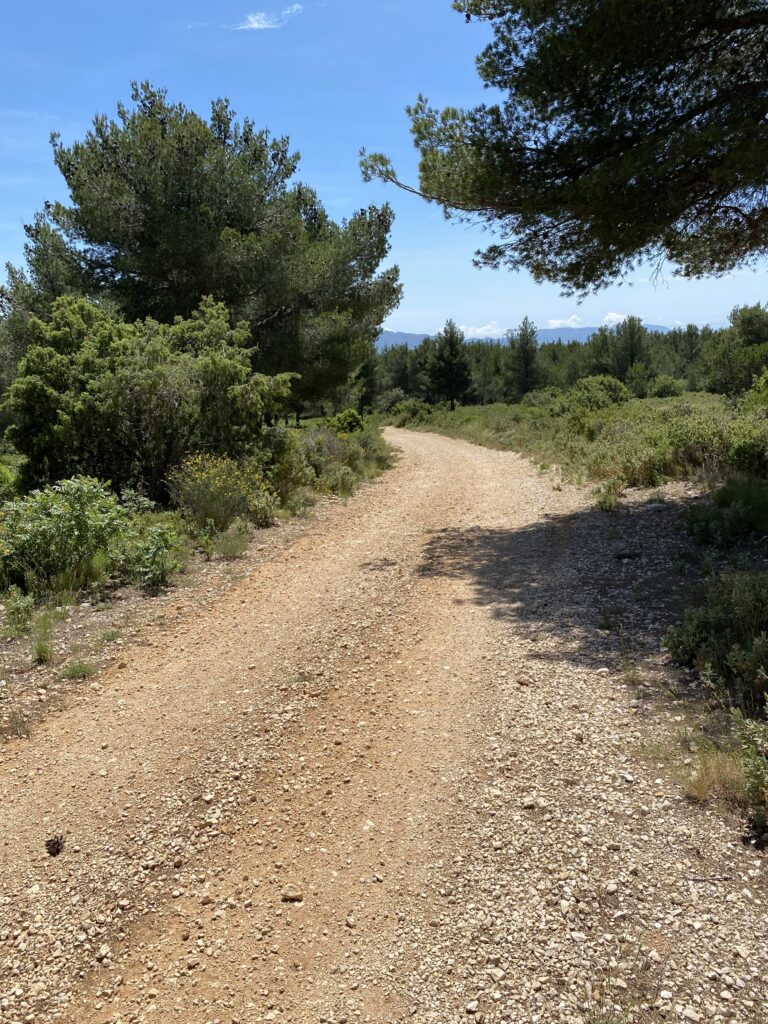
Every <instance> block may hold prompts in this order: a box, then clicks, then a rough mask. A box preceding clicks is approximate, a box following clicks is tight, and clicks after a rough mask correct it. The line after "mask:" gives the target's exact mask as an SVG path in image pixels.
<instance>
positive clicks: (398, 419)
mask: <svg viewBox="0 0 768 1024" xmlns="http://www.w3.org/2000/svg"><path fill="white" fill-rule="evenodd" d="M433 411H434V410H433V408H432V406H431V405H428V404H427V403H426V402H420V401H419V400H418V399H417V398H409V399H407V400H406V401H405V402H400V403H399V405H396V406H394V408H393V409H392V414H391V415H392V422H393V423H394V425H395V426H396V427H412V426H418V425H419V424H420V423H425V422H426V421H428V420H430V419H431V417H432V413H433Z"/></svg>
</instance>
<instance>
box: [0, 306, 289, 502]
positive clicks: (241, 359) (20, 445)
mask: <svg viewBox="0 0 768 1024" xmlns="http://www.w3.org/2000/svg"><path fill="white" fill-rule="evenodd" d="M28 329H29V334H30V341H31V343H30V344H29V347H28V348H27V351H26V354H25V356H24V358H23V359H22V360H21V363H20V365H19V370H18V375H17V377H16V380H15V381H14V383H13V384H12V385H11V387H10V389H9V391H8V394H7V396H6V400H5V406H4V408H5V411H6V414H7V415H8V416H9V417H10V420H11V424H10V427H9V429H8V436H9V438H10V439H11V440H12V442H13V444H14V445H15V447H16V449H17V450H18V451H19V452H20V453H21V454H22V455H24V456H25V459H26V461H25V463H24V466H23V468H22V475H23V478H24V482H25V483H31V484H35V485H38V484H45V483H48V482H50V481H51V480H55V479H62V478H65V477H69V476H72V475H75V474H78V473H82V472H84V471H87V472H88V473H89V474H93V475H94V476H97V477H100V478H101V479H105V480H111V481H112V483H113V484H114V485H115V487H116V488H119V489H122V488H124V487H130V486H137V485H139V484H141V485H143V487H144V488H145V489H146V490H147V492H148V493H149V494H150V496H151V497H153V498H157V499H161V500H164V499H165V497H166V494H165V481H166V478H167V476H168V473H169V471H170V470H172V469H173V468H174V467H176V466H179V465H180V464H181V463H182V462H183V460H184V459H185V458H186V457H187V456H188V455H189V454H191V453H193V452H195V451H199V450H203V449H205V450H214V451H219V452H227V453H229V454H237V455H240V454H244V453H245V452H246V451H248V450H249V449H250V448H251V447H252V446H253V445H254V444H256V443H258V441H259V438H260V436H261V432H262V429H263V419H264V416H265V413H266V412H267V410H268V409H271V412H272V413H273V414H274V412H275V411H276V409H278V408H279V407H280V406H281V404H282V403H283V402H284V400H285V399H286V398H287V396H288V395H289V393H290V389H291V375H290V374H283V375H281V376H278V377H272V378H269V377H264V376H262V375H261V374H255V373H254V372H253V367H252V358H251V352H250V350H249V349H248V347H247V343H248V339H249V330H248V326H247V324H245V323H239V324H237V325H236V326H235V327H233V326H232V324H231V317H230V313H229V310H228V309H227V308H226V307H225V306H224V305H222V304H220V303H215V302H213V300H212V299H210V298H207V299H203V300H202V302H201V304H200V308H199V309H197V310H195V311H194V312H193V313H192V314H191V316H189V318H188V319H182V318H180V317H179V318H177V319H176V320H174V322H173V323H170V324H166V323H158V322H157V321H155V320H153V319H147V320H144V321H136V322H134V323H125V322H124V321H122V320H119V319H118V318H116V317H114V316H112V315H111V314H110V312H109V311H108V310H106V309H105V308H104V307H103V306H97V305H95V304H93V303H90V302H88V301H86V300H85V299H76V298H73V297H63V298H59V299H57V300H56V301H55V302H54V303H53V307H52V309H51V311H50V316H49V317H48V318H47V319H46V321H45V322H43V321H42V320H37V319H35V318H34V317H33V318H30V323H29V328H28Z"/></svg>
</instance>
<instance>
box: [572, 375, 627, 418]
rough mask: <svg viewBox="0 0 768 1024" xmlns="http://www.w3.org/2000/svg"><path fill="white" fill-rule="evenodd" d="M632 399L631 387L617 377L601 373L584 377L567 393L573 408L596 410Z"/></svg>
mask: <svg viewBox="0 0 768 1024" xmlns="http://www.w3.org/2000/svg"><path fill="white" fill-rule="evenodd" d="M629 399H630V393H629V389H628V388H627V387H626V385H625V384H622V383H621V381H620V380H617V379H616V377H611V376H609V375H608V374H599V375H597V376H594V377H582V379H581V380H579V381H577V382H576V383H575V384H574V385H573V387H572V388H571V389H570V390H569V391H568V393H567V395H566V401H567V404H568V406H569V407H570V408H571V409H584V410H590V411H592V412H596V411H597V410H599V409H607V408H609V407H610V406H612V405H620V404H622V403H624V402H628V401H629Z"/></svg>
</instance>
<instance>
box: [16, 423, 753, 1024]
mask: <svg viewBox="0 0 768 1024" xmlns="http://www.w3.org/2000/svg"><path fill="white" fill-rule="evenodd" d="M388 437H389V439H390V440H391V441H392V442H393V443H394V444H396V445H397V446H398V447H399V448H400V449H401V458H400V461H399V463H398V465H397V467H396V468H395V469H394V470H392V471H391V472H390V473H388V474H387V475H386V476H385V477H383V478H382V479H380V480H379V481H377V482H375V483H373V484H371V485H370V486H367V487H366V488H365V489H364V490H363V491H361V492H359V493H358V494H357V495H356V496H355V497H353V498H352V499H351V500H350V501H349V502H348V503H346V504H345V505H343V506H337V507H335V508H333V509H332V510H330V511H329V512H328V513H327V514H324V515H323V516H322V518H321V519H320V520H319V521H318V522H317V523H316V524H315V525H314V526H312V527H311V528H310V529H309V530H308V531H306V532H305V533H304V535H303V536H299V537H298V539H297V540H296V542H295V543H294V544H292V545H291V546H290V547H288V548H287V549H285V550H277V551H276V553H275V554H274V556H273V557H272V558H271V559H270V560H269V561H266V562H264V563H263V564H261V565H256V566H254V568H253V571H252V572H251V573H250V575H249V576H248V577H247V578H246V579H243V580H242V581H241V582H239V583H237V584H235V585H234V586H233V587H232V588H231V589H230V590H228V591H226V592H223V593H219V594H217V596H216V597H215V599H214V600H210V601H208V602H207V603H206V606H204V607H201V608H200V610H199V612H198V613H197V614H195V615H189V616H186V617H183V618H180V619H173V620H169V621H167V622H166V623H163V624H160V625H158V626H156V627H154V628H152V629H150V628H149V627H147V629H146V630H145V631H143V632H140V634H139V636H138V637H137V638H136V643H135V644H134V646H132V647H128V648H127V649H125V651H124V652H122V653H121V658H122V660H121V661H120V662H119V663H118V664H116V665H115V666H113V668H112V669H110V670H108V671H107V672H106V673H104V674H102V675H101V676H100V677H98V678H97V679H96V680H95V681H94V682H88V683H86V684H84V685H83V687H82V689H81V691H79V694H78V695H77V696H76V697H74V696H73V697H72V699H71V700H69V701H68V702H66V703H65V704H64V706H63V707H62V709H61V710H60V711H58V712H57V713H54V714H51V715H49V717H48V718H47V719H46V720H45V721H43V722H41V723H40V724H39V725H38V726H36V727H35V729H34V730H33V732H32V735H31V738H30V739H28V740H15V741H13V742H11V743H9V744H8V745H6V746H5V747H4V748H2V749H1V750H0V1020H2V1021H3V1022H12V1024H21V1022H36V1024H38V1022H39V1024H48V1022H53V1021H57V1022H58V1021H66V1022H72V1024H75V1022H77V1024H144V1022H157V1024H165V1022H171V1021H174V1022H184V1024H198V1022H199V1024H256V1022H262V1021H283V1022H291V1024H294V1022H308V1024H309V1022H321V1024H345V1022H346V1024H350V1022H353V1021H354V1022H361V1024H364V1022H369V1024H374V1022H375V1024H393V1022H397V1021H405V1020H414V1021H418V1022H424V1024H449V1022H461V1021H484V1022H499V1021H512V1022H520V1024H523V1022H526V1024H528V1022H573V1024H591V1022H593V1021H597V1020H607V1021H609V1022H611V1021H617V1022H618V1021H624V1020H639V1021H662V1020H663V1021H693V1022H696V1021H717V1022H720V1021H722V1022H744V1024H759V1022H762V1021H763V1020H764V1017H763V1006H764V1004H765V1002H766V997H768V983H767V979H768V944H767V943H766V938H768V915H767V914H766V907H767V906H768V904H767V903H766V888H767V886H766V880H767V876H766V868H765V864H766V861H765V857H764V855H760V854H758V853H756V852H755V851H753V850H751V849H749V848H747V847H744V846H743V845H742V843H741V841H740V833H739V822H738V821H737V820H736V819H735V818H733V817H732V816H729V815H728V814H727V813H726V812H723V811H721V810H720V809H717V808H702V807H696V806H692V805H690V804H689V803H687V802H686V801H685V799H684V798H683V794H682V792H681V790H680V788H679V786H678V785H677V784H676V783H675V782H674V781H673V780H672V779H671V778H670V777H669V776H668V775H666V774H665V772H664V770H663V769H662V768H660V767H658V765H657V764H656V763H654V762H653V760H652V759H649V758H648V756H647V754H645V753H644V752H643V751H644V750H645V748H646V747H647V745H648V744H649V742H652V741H653V740H654V739H655V738H656V737H657V736H658V735H660V734H661V733H663V732H664V731H665V730H668V729H669V728H674V726H675V722H676V720H681V719H682V717H683V716H684V714H685V710H684V709H685V692H686V686H685V685H682V687H681V685H680V684H679V681H678V679H677V676H676V674H675V673H674V672H673V670H672V669H671V667H670V666H669V665H668V664H666V662H665V659H664V656H663V655H662V654H661V652H660V638H661V635H662V633H663V631H664V629H665V628H666V626H667V625H668V624H669V622H670V621H671V620H672V618H673V617H674V615H675V614H676V610H677V608H678V607H679V600H680V597H679V595H680V590H681V585H682V584H683V583H684V582H685V568H684V567H685V562H684V561H683V562H680V561H679V559H678V562H675V561H674V559H675V558H676V557H678V556H679V554H680V552H681V551H682V552H683V553H684V552H685V545H686V543H687V542H686V540H685V538H684V536H683V534H682V530H681V527H680V524H679V516H678V514H677V506H678V504H679V502H680V501H681V500H684V499H685V498H686V494H685V493H684V492H683V491H682V490H681V489H680V488H677V489H675V488H670V489H669V491H668V493H667V494H666V495H665V496H664V498H663V500H658V499H654V500H651V501H647V500H645V498H644V497H643V496H640V497H638V498H636V499H635V500H634V502H633V503H632V504H631V505H630V507H629V508H628V509H627V510H625V511H624V512H622V513H621V514H620V515H618V516H610V515H608V514H607V513H603V512H599V511H596V510H595V509H594V508H593V507H592V505H591V500H590V496H589V494H588V493H587V492H586V491H584V490H581V489H577V488H572V487H568V486H565V485H563V487H562V489H554V488H553V485H552V481H551V480H550V479H549V478H547V477H545V476H540V475H538V474H537V473H536V472H535V471H534V470H533V469H532V468H531V467H530V465H529V464H528V463H527V462H525V461H524V460H522V459H520V458H518V457H517V456H515V455H513V454H510V453H503V452H493V451H488V450H485V449H481V448H476V447H473V446H471V445H468V444H466V443H463V442H459V441H454V440H449V439H447V438H442V437H437V436H434V435H430V434H415V433H409V432H404V431H390V432H389V433H388ZM559 486H560V485H558V488H559ZM646 497H647V496H646ZM674 565H678V567H680V568H681V571H680V572H678V571H677V570H676V569H674V568H673V566H674ZM630 663H631V671H629V669H628V666H629V665H630ZM669 688H674V692H673V693H672V694H671V695H669V694H668V693H667V690H668V689H669ZM691 689H692V688H691ZM59 834H62V835H63V836H64V846H63V849H61V851H60V852H59V853H58V855H57V856H51V855H50V854H49V853H48V852H47V850H46V845H45V844H46V841H48V840H51V839H52V838H54V837H56V836H57V835H59Z"/></svg>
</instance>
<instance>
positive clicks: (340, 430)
mask: <svg viewBox="0 0 768 1024" xmlns="http://www.w3.org/2000/svg"><path fill="white" fill-rule="evenodd" d="M329 425H330V428H331V430H333V431H335V432H336V433H337V434H354V433H355V432H356V431H358V430H362V429H363V427H364V426H365V424H364V423H363V417H362V416H361V415H360V413H359V412H357V411H356V410H355V409H344V411H343V412H340V413H337V414H336V416H334V417H333V419H332V420H331V421H330V424H329Z"/></svg>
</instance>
